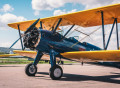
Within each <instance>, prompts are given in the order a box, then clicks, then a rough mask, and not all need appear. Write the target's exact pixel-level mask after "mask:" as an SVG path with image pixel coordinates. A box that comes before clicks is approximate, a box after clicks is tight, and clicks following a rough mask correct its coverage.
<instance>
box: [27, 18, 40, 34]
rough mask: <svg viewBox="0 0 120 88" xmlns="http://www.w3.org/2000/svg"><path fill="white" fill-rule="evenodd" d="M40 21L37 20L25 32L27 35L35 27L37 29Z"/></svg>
mask: <svg viewBox="0 0 120 88" xmlns="http://www.w3.org/2000/svg"><path fill="white" fill-rule="evenodd" d="M39 20H40V18H39V19H37V20H36V21H35V22H34V23H33V24H32V25H31V26H30V27H29V28H28V29H27V30H26V31H25V33H27V32H28V31H30V30H31V29H32V28H33V27H35V25H36V24H37V23H38V21H39Z"/></svg>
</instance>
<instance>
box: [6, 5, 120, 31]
mask: <svg viewBox="0 0 120 88" xmlns="http://www.w3.org/2000/svg"><path fill="white" fill-rule="evenodd" d="M101 11H103V12H104V24H105V25H106V24H112V23H113V21H114V19H113V18H118V23H119V22H120V4H114V5H109V6H104V7H100V8H95V9H90V10H84V11H79V12H75V13H69V14H64V15H59V16H53V17H48V18H42V19H40V21H42V22H43V27H44V29H47V30H49V29H50V28H51V27H52V25H56V24H55V23H56V22H57V21H58V20H59V18H62V19H63V20H62V22H61V24H60V25H61V26H66V25H72V24H75V25H79V26H83V27H90V26H97V25H101V24H102V22H101ZM34 21H35V20H30V21H24V22H17V23H10V24H8V25H9V26H10V27H12V28H15V29H17V25H18V24H19V25H20V30H22V31H25V30H26V29H27V28H28V27H29V26H30V25H31V24H32V23H33V22H34ZM36 27H40V23H39V22H38V23H37V25H36Z"/></svg>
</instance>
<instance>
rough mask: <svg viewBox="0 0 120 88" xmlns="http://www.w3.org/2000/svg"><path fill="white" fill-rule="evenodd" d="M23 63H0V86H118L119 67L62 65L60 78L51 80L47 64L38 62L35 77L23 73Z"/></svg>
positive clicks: (8, 87)
mask: <svg viewBox="0 0 120 88" xmlns="http://www.w3.org/2000/svg"><path fill="white" fill-rule="evenodd" d="M24 67H25V65H0V88H120V69H117V68H111V67H104V66H96V65H89V64H85V65H84V66H81V65H80V64H74V65H63V66H62V68H63V70H64V75H63V77H62V78H61V80H57V81H56V80H51V79H50V77H49V75H48V70H49V68H50V65H49V64H39V65H38V67H39V68H38V73H37V74H36V76H35V77H28V76H26V75H25V73H24Z"/></svg>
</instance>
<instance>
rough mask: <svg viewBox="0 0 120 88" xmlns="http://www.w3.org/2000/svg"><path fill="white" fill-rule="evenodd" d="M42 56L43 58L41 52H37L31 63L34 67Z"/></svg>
mask: <svg viewBox="0 0 120 88" xmlns="http://www.w3.org/2000/svg"><path fill="white" fill-rule="evenodd" d="M42 56H43V54H42V52H41V51H38V52H37V55H36V57H35V60H34V62H33V64H34V65H37V64H38V62H39V61H40V59H41V57H42Z"/></svg>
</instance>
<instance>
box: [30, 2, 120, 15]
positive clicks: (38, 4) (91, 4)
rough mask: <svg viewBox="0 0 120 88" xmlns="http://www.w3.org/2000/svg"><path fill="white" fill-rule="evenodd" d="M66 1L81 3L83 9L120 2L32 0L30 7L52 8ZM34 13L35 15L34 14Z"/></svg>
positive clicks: (39, 8) (36, 8)
mask: <svg viewBox="0 0 120 88" xmlns="http://www.w3.org/2000/svg"><path fill="white" fill-rule="evenodd" d="M66 3H74V4H82V5H84V6H85V9H91V8H95V7H101V6H106V5H111V4H116V3H120V1H119V0H32V2H31V4H32V9H33V10H35V11H37V12H35V13H36V14H38V11H40V10H53V9H54V8H59V7H63V6H64V5H65V4H66ZM36 14H35V15H36Z"/></svg>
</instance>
